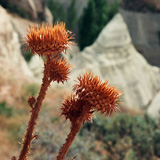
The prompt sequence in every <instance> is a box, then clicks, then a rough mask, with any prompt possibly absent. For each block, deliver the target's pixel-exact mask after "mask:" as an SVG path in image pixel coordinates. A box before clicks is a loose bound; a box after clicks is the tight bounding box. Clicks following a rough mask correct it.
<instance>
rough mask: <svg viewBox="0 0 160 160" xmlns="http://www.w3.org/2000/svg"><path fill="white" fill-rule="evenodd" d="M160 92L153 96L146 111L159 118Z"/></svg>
mask: <svg viewBox="0 0 160 160" xmlns="http://www.w3.org/2000/svg"><path fill="white" fill-rule="evenodd" d="M159 101H160V92H158V94H157V95H156V96H155V98H154V99H153V100H152V102H151V104H150V105H149V107H148V110H147V113H148V115H149V116H151V117H153V118H159V117H160V103H159Z"/></svg>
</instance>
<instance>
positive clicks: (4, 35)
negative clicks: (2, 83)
mask: <svg viewBox="0 0 160 160" xmlns="http://www.w3.org/2000/svg"><path fill="white" fill-rule="evenodd" d="M0 15H1V18H0V26H1V27H0V76H1V77H2V76H8V78H14V77H17V76H18V77H21V78H22V77H24V78H25V77H26V78H28V79H32V80H33V79H34V76H33V74H32V72H31V71H30V69H29V68H28V65H27V63H26V61H25V60H24V58H23V56H22V55H21V51H20V43H19V40H18V34H17V33H16V32H15V31H14V29H13V26H12V24H11V20H10V17H9V16H8V15H7V13H6V11H5V10H4V9H3V8H2V7H1V6H0Z"/></svg>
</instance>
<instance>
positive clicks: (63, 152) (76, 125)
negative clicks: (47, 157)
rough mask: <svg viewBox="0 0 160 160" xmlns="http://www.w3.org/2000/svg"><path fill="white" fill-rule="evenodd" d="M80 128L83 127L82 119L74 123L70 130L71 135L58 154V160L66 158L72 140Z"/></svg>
mask: <svg viewBox="0 0 160 160" xmlns="http://www.w3.org/2000/svg"><path fill="white" fill-rule="evenodd" d="M80 128H81V121H79V122H78V123H74V124H72V126H71V131H70V133H69V135H68V136H67V139H66V142H65V144H64V145H63V146H62V148H61V150H60V152H59V154H58V156H57V160H64V158H65V155H66V153H67V152H68V150H69V147H70V146H71V144H72V142H73V141H74V139H75V137H76V135H77V133H78V132H79V130H80Z"/></svg>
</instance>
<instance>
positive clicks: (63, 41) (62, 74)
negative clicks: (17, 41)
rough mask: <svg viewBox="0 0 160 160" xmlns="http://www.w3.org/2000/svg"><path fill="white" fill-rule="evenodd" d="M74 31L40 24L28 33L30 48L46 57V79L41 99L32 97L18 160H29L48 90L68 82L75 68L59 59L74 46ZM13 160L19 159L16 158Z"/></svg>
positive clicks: (33, 52) (59, 25) (62, 26)
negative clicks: (69, 75)
mask: <svg viewBox="0 0 160 160" xmlns="http://www.w3.org/2000/svg"><path fill="white" fill-rule="evenodd" d="M71 39H72V35H71V32H70V31H68V30H66V29H65V24H64V23H60V24H59V23H57V24H56V25H54V26H52V24H50V25H44V24H43V25H42V26H41V27H39V26H38V25H36V26H33V27H30V28H28V34H27V36H26V37H25V40H24V41H25V43H24V44H26V45H27V47H26V49H27V50H31V52H32V54H38V55H39V56H43V57H45V63H44V72H43V74H44V76H43V79H42V85H41V89H40V92H39V95H38V97H37V98H36V97H30V98H29V99H28V104H29V105H30V107H31V117H30V120H29V123H28V128H27V132H26V134H25V137H24V141H23V145H22V150H21V152H20V155H19V157H18V160H26V159H27V154H28V152H29V149H30V146H31V142H32V140H33V139H34V138H37V137H38V135H34V130H35V126H36V121H37V119H38V115H39V111H40V109H41V105H42V102H43V100H44V98H45V95H46V91H47V89H48V87H49V86H50V83H51V82H52V81H56V82H57V83H59V82H62V83H64V82H65V81H67V80H68V74H69V73H70V69H71V67H72V66H71V65H70V64H67V61H66V60H65V59H62V58H59V57H60V56H59V54H60V53H61V52H62V51H65V52H66V50H67V48H68V47H69V44H70V43H72V42H71V41H70V40H71ZM12 159H14V160H16V159H17V158H16V157H15V156H14V157H13V158H12Z"/></svg>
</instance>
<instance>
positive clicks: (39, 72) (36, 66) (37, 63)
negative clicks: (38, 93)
mask: <svg viewBox="0 0 160 160" xmlns="http://www.w3.org/2000/svg"><path fill="white" fill-rule="evenodd" d="M28 65H29V68H30V69H31V71H32V72H33V74H34V76H35V78H36V79H37V81H39V82H41V81H42V78H43V66H44V62H43V60H42V58H41V57H40V56H38V55H34V56H33V57H32V58H31V60H30V62H29V64H28Z"/></svg>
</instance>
